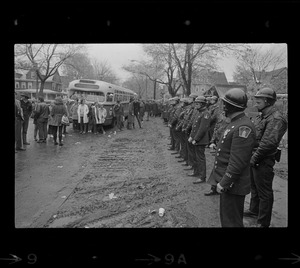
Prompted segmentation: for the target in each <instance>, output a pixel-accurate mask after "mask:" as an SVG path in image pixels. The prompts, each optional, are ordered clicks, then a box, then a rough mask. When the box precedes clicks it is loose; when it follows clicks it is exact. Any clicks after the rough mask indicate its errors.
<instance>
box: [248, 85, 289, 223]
mask: <svg viewBox="0 0 300 268" xmlns="http://www.w3.org/2000/svg"><path fill="white" fill-rule="evenodd" d="M255 99H256V107H257V109H258V111H259V112H260V114H259V115H258V116H257V117H256V119H255V120H254V125H255V129H256V141H257V143H256V145H255V150H254V154H253V155H252V158H251V161H250V164H251V199H250V209H249V210H248V211H245V213H244V216H256V217H257V224H258V227H269V226H270V223H271V217H272V207H273V202H274V194H273V189H272V183H273V178H274V170H273V167H274V165H275V161H278V162H279V160H280V150H279V149H278V146H279V143H280V140H281V139H282V137H283V135H284V133H285V132H286V130H287V120H286V118H285V117H284V116H283V115H282V114H281V113H280V112H279V111H278V109H277V108H276V107H274V104H275V102H276V93H275V91H274V90H273V89H271V88H268V87H265V88H262V89H260V90H259V91H258V92H257V93H256V95H255Z"/></svg>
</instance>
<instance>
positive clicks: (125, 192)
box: [15, 117, 288, 228]
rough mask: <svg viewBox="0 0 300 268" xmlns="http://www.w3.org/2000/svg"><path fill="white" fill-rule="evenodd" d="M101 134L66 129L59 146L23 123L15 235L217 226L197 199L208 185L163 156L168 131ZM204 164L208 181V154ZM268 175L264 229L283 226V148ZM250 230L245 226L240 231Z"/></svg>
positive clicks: (215, 212)
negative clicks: (270, 200)
mask: <svg viewBox="0 0 300 268" xmlns="http://www.w3.org/2000/svg"><path fill="white" fill-rule="evenodd" d="M106 130H107V133H106V135H102V134H99V135H94V134H92V133H88V134H85V135H81V134H79V133H76V132H73V131H72V128H71V127H69V128H68V132H69V134H68V135H66V137H64V146H62V147H59V146H54V145H53V142H52V139H49V140H48V142H47V144H38V143H36V142H35V141H33V133H32V132H33V124H32V121H31V122H30V126H29V133H28V137H29V142H30V143H31V144H30V145H28V146H27V150H26V151H25V152H18V153H16V154H15V226H16V227H17V228H35V227H38V228H57V227H59V228H76V227H78V228H103V227H104V228H110V227H115V228H122V227H125V228H126V227H129V228H149V227H151V228H157V227H175V228H180V227H220V220H219V196H209V197H206V196H204V193H205V192H206V191H208V190H209V189H210V186H209V185H208V184H197V185H195V184H193V183H192V182H193V181H194V180H195V178H193V177H188V176H186V175H187V174H188V171H185V170H184V168H185V167H183V166H182V163H178V162H177V160H178V159H176V158H175V156H174V155H171V151H169V150H167V148H168V145H167V144H168V143H169V141H170V140H169V129H168V127H166V126H165V125H164V124H163V122H162V119H161V118H159V117H157V118H153V117H152V118H150V121H144V123H143V128H142V129H140V128H139V127H137V128H136V129H133V130H127V129H125V130H124V131H121V132H118V131H117V132H116V133H115V132H114V131H115V129H109V128H108V129H106ZM114 133H115V134H114ZM206 159H207V176H209V173H210V171H211V168H212V162H213V156H212V155H211V154H210V152H209V149H207V150H206ZM275 174H276V176H275V178H274V195H275V202H274V211H273V218H272V224H271V227H286V226H287V224H288V223H287V174H288V172H287V149H283V151H282V161H281V162H280V163H276V166H275ZM249 197H250V195H248V196H247V197H246V204H245V206H246V207H247V206H248V205H249ZM159 208H164V209H165V213H164V215H163V216H162V217H160V216H159V215H158V209H159ZM254 224H255V222H253V221H249V220H245V226H246V227H252V226H254Z"/></svg>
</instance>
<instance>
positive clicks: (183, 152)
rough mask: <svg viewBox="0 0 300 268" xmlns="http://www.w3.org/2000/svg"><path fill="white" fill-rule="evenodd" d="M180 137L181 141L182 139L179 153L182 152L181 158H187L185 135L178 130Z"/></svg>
mask: <svg viewBox="0 0 300 268" xmlns="http://www.w3.org/2000/svg"><path fill="white" fill-rule="evenodd" d="M178 137H179V141H180V151H179V154H180V156H181V158H183V159H185V158H186V146H185V135H184V133H183V132H182V131H181V130H180V131H178Z"/></svg>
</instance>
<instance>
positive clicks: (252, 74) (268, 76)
mask: <svg viewBox="0 0 300 268" xmlns="http://www.w3.org/2000/svg"><path fill="white" fill-rule="evenodd" d="M237 61H238V64H237V66H236V70H235V72H234V75H233V78H234V80H235V81H237V82H240V83H241V82H242V83H244V84H246V85H247V88H248V90H249V91H250V92H251V93H252V94H253V93H255V92H256V91H257V90H258V88H259V87H260V86H261V85H263V84H272V83H274V81H275V80H276V78H277V77H278V75H279V73H278V72H275V70H276V69H278V68H280V67H283V66H285V63H286V50H285V49H281V50H279V51H277V52H276V51H275V49H274V48H273V49H268V50H265V51H264V50H263V49H262V46H259V47H254V48H247V49H245V50H244V51H243V52H242V53H240V54H239V55H237Z"/></svg>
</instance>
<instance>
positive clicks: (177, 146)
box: [173, 128, 180, 152]
mask: <svg viewBox="0 0 300 268" xmlns="http://www.w3.org/2000/svg"><path fill="white" fill-rule="evenodd" d="M173 135H174V140H175V151H177V152H179V150H180V133H179V131H177V130H175V128H174V129H173Z"/></svg>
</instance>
